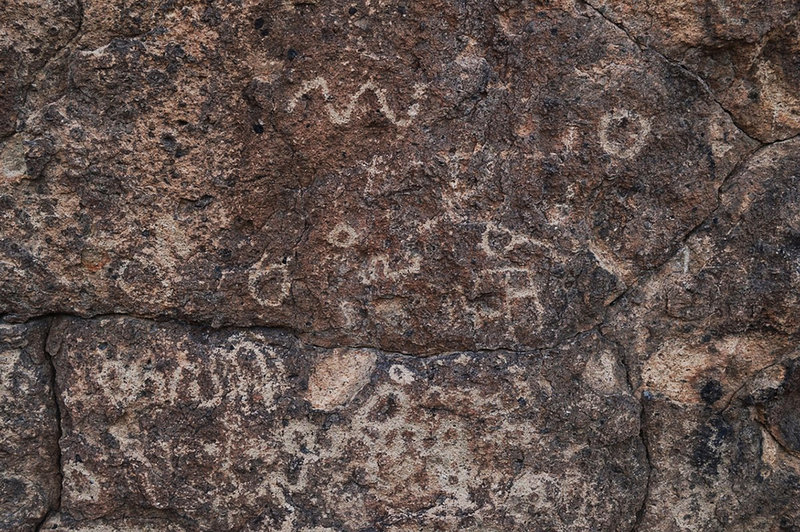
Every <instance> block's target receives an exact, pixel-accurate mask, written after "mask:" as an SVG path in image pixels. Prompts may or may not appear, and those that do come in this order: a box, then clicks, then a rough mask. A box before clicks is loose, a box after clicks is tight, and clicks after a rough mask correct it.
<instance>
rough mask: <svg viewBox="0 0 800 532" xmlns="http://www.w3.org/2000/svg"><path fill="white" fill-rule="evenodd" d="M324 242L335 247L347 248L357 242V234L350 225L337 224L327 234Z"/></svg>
mask: <svg viewBox="0 0 800 532" xmlns="http://www.w3.org/2000/svg"><path fill="white" fill-rule="evenodd" d="M326 240H327V241H328V242H330V243H331V244H332V245H334V246H336V247H340V248H349V247H351V246H352V245H353V244H355V243H356V242H357V241H358V233H357V232H356V230H355V229H353V228H352V227H351V226H350V225H348V224H346V223H344V222H339V223H338V224H336V226H335V227H334V228H333V229H332V230H331V232H330V233H328V236H327V238H326Z"/></svg>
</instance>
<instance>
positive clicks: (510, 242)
mask: <svg viewBox="0 0 800 532" xmlns="http://www.w3.org/2000/svg"><path fill="white" fill-rule="evenodd" d="M485 227H486V228H485V229H484V231H483V234H482V235H481V242H480V244H479V247H480V249H481V250H482V251H483V252H484V253H486V255H487V256H488V257H493V258H494V257H501V256H503V255H505V254H506V253H508V252H510V251H513V250H514V249H517V248H520V247H522V246H525V245H532V246H537V247H540V248H544V249H547V250H551V249H552V247H553V246H552V244H550V243H549V242H545V241H542V240H538V239H536V238H533V237H530V236H528V235H526V234H523V233H520V232H519V231H514V230H512V229H509V228H508V227H505V226H504V225H502V224H498V223H495V222H487V223H486V226H485Z"/></svg>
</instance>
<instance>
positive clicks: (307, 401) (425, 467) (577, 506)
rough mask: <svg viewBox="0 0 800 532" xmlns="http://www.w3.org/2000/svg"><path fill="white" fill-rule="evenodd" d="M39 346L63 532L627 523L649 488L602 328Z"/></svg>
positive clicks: (122, 332) (106, 333)
mask: <svg viewBox="0 0 800 532" xmlns="http://www.w3.org/2000/svg"><path fill="white" fill-rule="evenodd" d="M49 347H50V350H51V352H52V353H53V360H54V364H55V367H56V370H57V375H58V385H59V390H60V391H61V396H60V401H61V408H62V415H63V427H64V437H63V439H62V443H61V445H62V452H63V455H62V463H63V469H64V492H63V496H62V503H61V515H60V516H59V517H58V518H57V519H53V520H52V521H51V522H50V524H51V525H57V528H65V529H85V528H84V527H86V526H90V525H92V524H101V523H103V522H104V521H109V520H113V518H114V517H115V516H119V515H125V516H127V518H128V519H129V520H130V521H129V522H130V523H131V525H134V524H136V523H139V522H140V521H139V520H141V522H142V523H148V522H151V521H149V520H152V519H154V518H165V517H166V518H169V521H170V522H171V523H172V524H173V525H176V526H182V527H185V529H186V530H198V529H200V530H228V529H239V530H242V529H244V530H311V529H314V528H313V527H320V528H319V529H320V530H365V529H369V528H370V527H373V529H382V530H383V529H388V530H434V529H436V530H438V529H448V530H455V529H461V530H532V529H535V530H544V529H559V528H570V529H576V530H590V529H597V528H603V529H605V530H625V529H627V528H629V527H630V525H631V524H632V523H633V520H634V518H635V514H636V509H637V508H638V507H639V506H640V505H641V502H642V499H643V497H644V486H645V483H646V476H647V475H646V466H645V458H644V448H643V446H642V444H641V441H640V439H639V407H638V403H637V402H636V401H635V400H634V399H633V397H632V396H631V394H630V392H629V390H628V385H627V383H626V381H625V371H624V369H623V367H622V366H620V365H619V364H618V363H617V362H616V357H617V352H616V351H615V348H614V346H613V345H611V344H608V343H605V342H603V340H602V339H601V338H599V337H598V336H597V335H593V334H590V335H585V336H583V337H581V338H579V339H577V340H575V341H573V342H570V343H569V344H567V345H565V346H564V347H562V348H559V349H554V350H547V351H541V352H534V353H512V352H495V353H454V354H452V355H446V356H438V357H434V358H430V359H417V358H413V357H407V356H400V355H391V354H384V353H379V354H376V353H375V352H364V351H363V350H351V352H347V351H346V350H333V351H331V350H327V349H319V348H312V347H310V346H306V345H303V344H302V343H300V342H298V341H296V340H295V339H293V338H292V337H289V336H287V335H285V334H281V333H275V332H270V331H269V330H261V329H253V330H248V331H240V330H220V331H209V330H208V329H202V328H197V327H188V326H182V325H177V324H169V323H165V324H157V323H154V322H149V321H142V320H135V319H128V318H115V319H111V318H104V319H98V320H90V321H83V320H78V319H70V320H64V321H61V322H60V323H59V324H58V325H57V327H56V329H55V331H54V332H53V333H52V334H51V337H50V344H49ZM332 360H333V361H334V362H331V361H332ZM339 361H350V363H349V364H345V365H341V364H340V365H339V366H338V369H339V371H337V372H334V371H331V365H332V364H334V363H337V362H339ZM344 379H349V380H350V381H351V382H358V383H359V387H356V388H351V389H350V390H348V392H347V393H346V394H338V395H336V396H335V399H336V401H334V400H333V397H330V396H329V397H327V398H326V400H324V401H321V402H316V404H315V401H316V399H315V397H316V395H315V394H316V392H317V390H319V389H323V388H326V387H327V388H332V389H337V387H338V386H339V385H340V383H341V381H342V380H344ZM59 523H60V524H59ZM136 526H138V525H136ZM46 528H47V529H50V527H49V526H46Z"/></svg>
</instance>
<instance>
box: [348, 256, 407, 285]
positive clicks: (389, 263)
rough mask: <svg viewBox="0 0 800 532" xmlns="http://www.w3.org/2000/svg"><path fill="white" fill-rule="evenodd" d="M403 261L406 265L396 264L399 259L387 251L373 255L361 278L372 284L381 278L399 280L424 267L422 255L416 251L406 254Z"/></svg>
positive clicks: (364, 281)
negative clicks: (399, 265) (393, 257)
mask: <svg viewBox="0 0 800 532" xmlns="http://www.w3.org/2000/svg"><path fill="white" fill-rule="evenodd" d="M402 262H404V263H405V264H406V266H404V267H398V266H397V265H396V264H397V263H398V261H393V260H392V259H391V257H389V255H387V254H385V253H382V254H380V255H376V256H374V257H371V258H370V259H369V262H368V265H367V271H366V274H362V276H361V280H362V282H363V283H364V284H370V283H372V282H375V281H378V280H380V279H391V280H392V281H397V280H400V279H403V278H405V277H407V276H409V275H414V274H417V273H419V272H420V270H421V268H422V256H421V255H419V254H416V253H406V254H404V257H403V261H402Z"/></svg>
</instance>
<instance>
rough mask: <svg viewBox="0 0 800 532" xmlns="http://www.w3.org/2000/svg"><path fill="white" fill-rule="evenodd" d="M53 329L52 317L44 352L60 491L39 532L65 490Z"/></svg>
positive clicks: (55, 511)
mask: <svg viewBox="0 0 800 532" xmlns="http://www.w3.org/2000/svg"><path fill="white" fill-rule="evenodd" d="M52 331H53V320H52V319H51V320H50V322H49V323H48V331H47V335H46V336H45V338H46V339H45V345H44V349H43V350H42V353H43V354H44V359H45V362H46V363H47V365H48V366H49V367H50V396H51V399H52V401H53V407H54V412H55V417H56V443H55V455H56V470H57V474H58V491H57V494H56V504H55V506H51V507H50V509H49V510H48V511H47V513H45V515H44V517H42V520H41V521H39V523H37V524H36V527H35V528H34V530H35V531H36V532H39V531H40V530H42V527H43V526H44V525H45V523H47V520H48V519H50V517H52V516H53V515H54V514H56V513H57V512H59V511H60V510H61V495H62V493H63V492H64V469H63V464H62V462H61V437H62V435H63V429H62V419H61V406H60V404H59V401H58V398H59V393H58V380H57V379H56V366H55V364H54V363H53V353H50V351H48V348H47V346H48V345H50V335H51V334H52Z"/></svg>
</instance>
